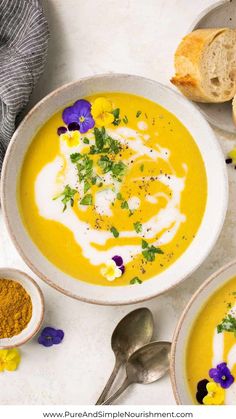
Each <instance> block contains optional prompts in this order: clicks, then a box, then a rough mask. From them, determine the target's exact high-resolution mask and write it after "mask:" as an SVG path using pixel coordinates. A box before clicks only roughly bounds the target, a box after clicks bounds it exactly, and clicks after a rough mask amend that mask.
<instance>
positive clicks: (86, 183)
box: [84, 180, 91, 193]
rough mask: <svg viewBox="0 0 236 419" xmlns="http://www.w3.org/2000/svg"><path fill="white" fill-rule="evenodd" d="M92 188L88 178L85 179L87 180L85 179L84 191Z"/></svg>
mask: <svg viewBox="0 0 236 419" xmlns="http://www.w3.org/2000/svg"><path fill="white" fill-rule="evenodd" d="M90 188H91V185H90V183H89V182H88V181H87V180H85V181H84V193H86V192H88V190H89V189H90Z"/></svg>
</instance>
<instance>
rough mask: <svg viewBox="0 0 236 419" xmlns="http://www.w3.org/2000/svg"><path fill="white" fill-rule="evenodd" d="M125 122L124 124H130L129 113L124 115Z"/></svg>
mask: <svg viewBox="0 0 236 419" xmlns="http://www.w3.org/2000/svg"><path fill="white" fill-rule="evenodd" d="M123 122H124V124H128V122H129V120H128V118H127V115H125V116H124V118H123Z"/></svg>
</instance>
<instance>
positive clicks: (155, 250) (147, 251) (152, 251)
mask: <svg viewBox="0 0 236 419" xmlns="http://www.w3.org/2000/svg"><path fill="white" fill-rule="evenodd" d="M142 249H144V250H143V251H142V255H143V257H144V258H145V259H146V260H147V261H148V262H153V261H154V260H155V258H156V254H159V255H162V254H163V253H164V252H163V250H161V249H160V248H159V247H155V246H153V245H151V246H150V245H149V244H148V243H147V242H146V241H145V240H142Z"/></svg>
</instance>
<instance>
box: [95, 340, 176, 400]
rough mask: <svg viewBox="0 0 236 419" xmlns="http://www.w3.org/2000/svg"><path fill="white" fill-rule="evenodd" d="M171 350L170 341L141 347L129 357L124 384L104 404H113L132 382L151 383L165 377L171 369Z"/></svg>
mask: <svg viewBox="0 0 236 419" xmlns="http://www.w3.org/2000/svg"><path fill="white" fill-rule="evenodd" d="M170 350H171V343H170V342H152V343H149V344H148V345H145V346H143V347H142V348H139V349H138V350H137V351H136V352H135V353H134V354H133V355H131V357H130V358H129V359H128V362H127V364H126V378H125V380H124V382H123V384H122V385H121V387H120V388H119V389H118V390H117V391H116V392H115V393H114V394H113V395H112V396H111V397H109V398H108V399H107V400H106V401H105V402H104V403H102V404H103V405H108V404H111V403H112V402H113V401H115V400H116V399H117V398H118V397H119V396H120V395H121V394H122V393H123V391H125V390H126V388H127V387H128V386H129V385H130V384H134V383H139V384H150V383H153V382H154V381H157V380H159V379H160V378H161V377H163V376H164V375H165V374H166V373H167V371H168V370H169V364H170Z"/></svg>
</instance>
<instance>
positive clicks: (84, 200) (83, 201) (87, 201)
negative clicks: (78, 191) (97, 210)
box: [80, 194, 93, 205]
mask: <svg viewBox="0 0 236 419" xmlns="http://www.w3.org/2000/svg"><path fill="white" fill-rule="evenodd" d="M92 203H93V197H92V195H91V194H87V195H84V197H83V198H82V199H81V201H80V204H81V205H92Z"/></svg>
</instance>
